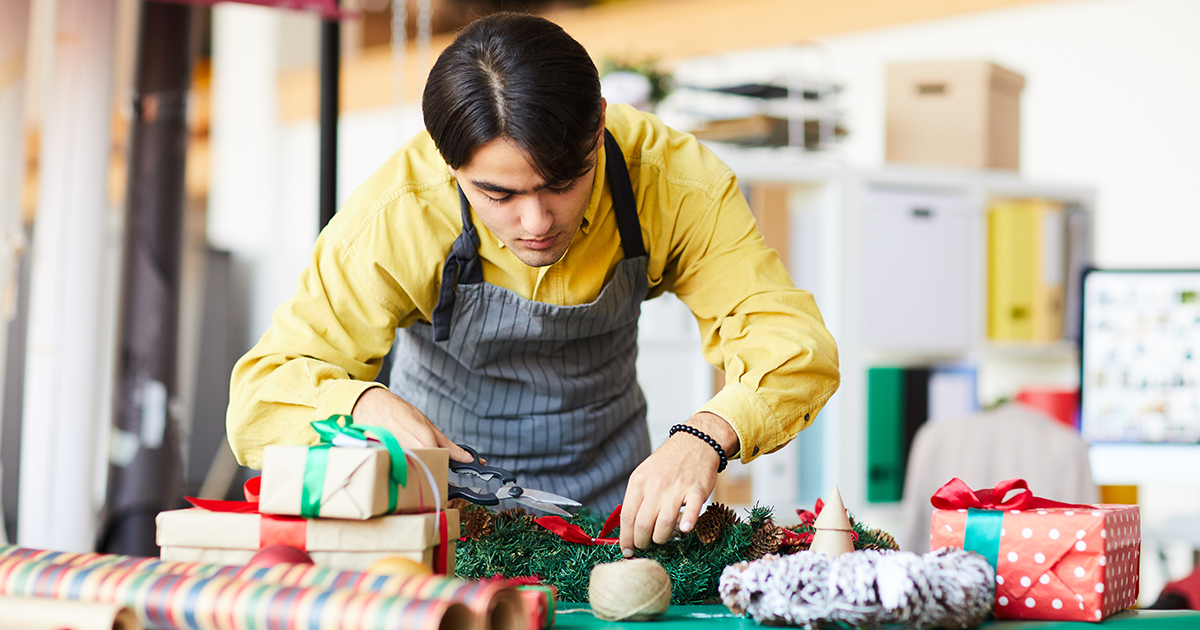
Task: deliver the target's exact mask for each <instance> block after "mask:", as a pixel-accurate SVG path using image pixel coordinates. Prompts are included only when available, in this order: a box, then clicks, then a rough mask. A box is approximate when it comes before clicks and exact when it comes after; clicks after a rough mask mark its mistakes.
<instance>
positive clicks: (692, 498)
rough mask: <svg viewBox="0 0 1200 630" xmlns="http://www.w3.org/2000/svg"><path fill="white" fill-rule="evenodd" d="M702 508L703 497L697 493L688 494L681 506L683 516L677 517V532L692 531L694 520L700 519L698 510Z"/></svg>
mask: <svg viewBox="0 0 1200 630" xmlns="http://www.w3.org/2000/svg"><path fill="white" fill-rule="evenodd" d="M703 507H704V497H701V496H700V493H699V492H694V491H693V492H689V493H688V495H687V499H685V502H684V504H683V514H682V515H681V516H680V517H679V531H681V532H684V533H687V532H690V531H692V527H693V526H695V524H696V519H698V518H700V509H701V508H703Z"/></svg>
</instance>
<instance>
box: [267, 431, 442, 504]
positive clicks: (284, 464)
mask: <svg viewBox="0 0 1200 630" xmlns="http://www.w3.org/2000/svg"><path fill="white" fill-rule="evenodd" d="M312 448H321V447H308V446H281V445H272V446H267V447H266V448H265V449H263V468H262V471H263V472H262V490H261V495H260V496H259V507H258V509H259V511H260V512H262V513H263V514H290V515H295V516H319V517H322V518H349V519H358V520H365V519H368V518H371V517H372V516H377V515H380V514H413V513H420V512H430V511H433V510H435V509H437V502H439V501H440V502H441V504H442V505H445V501H446V477H447V474H448V470H449V464H450V456H449V451H447V450H446V449H444V448H411V449H405V451H404V452H405V454H406V455H407V456H408V457H406V460H407V462H406V464H407V466H408V474H407V484H406V485H404V486H397V487H396V504H395V506H394V507H393V508H392V509H391V510H390V511H389V510H388V501H389V497H388V492H389V483H390V481H389V478H388V474H389V471H390V469H391V461H392V460H391V455H390V454H389V453H388V452H387V451H386V450H384V449H380V448H340V447H336V446H335V447H325V450H326V452H327V457H326V458H322V462H323V463H324V466H325V470H324V475H323V478H324V482H323V485H322V487H321V489H320V492H319V494H320V496H319V497H316V498H318V499H319V501H318V502H317V505H316V512H315V513H310V514H305V513H304V512H303V511H302V507H303V504H304V500H303V498H304V483H305V468H306V466H308V465H309V461H308V460H309V451H310V449H312ZM418 458H419V459H420V460H421V461H420V462H416V461H414V460H415V459H418ZM421 462H423V463H424V464H425V466H421ZM426 467H428V469H429V472H430V473H432V475H433V478H434V482H435V483H436V490H437V491H436V492H434V488H433V487H431V486H430V483H429V477H428V475H426V471H425V468H426ZM318 478H321V477H318ZM313 494H314V495H315V494H317V493H316V491H315V490H314V491H313Z"/></svg>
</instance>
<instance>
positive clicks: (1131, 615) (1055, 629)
mask: <svg viewBox="0 0 1200 630" xmlns="http://www.w3.org/2000/svg"><path fill="white" fill-rule="evenodd" d="M768 627H772V626H760V625H759V624H758V623H756V622H755V621H754V620H753V619H747V618H746V617H742V616H740V615H735V614H733V613H731V612H729V609H728V608H725V607H724V606H671V607H670V608H669V609H668V610H667V612H666V614H664V615H663V616H661V617H658V618H657V619H655V620H653V621H622V622H614V621H601V620H599V619H597V618H595V617H594V616H592V609H591V608H589V607H588V605H587V604H570V603H560V604H559V605H558V615H557V616H556V619H555V622H554V628H553V630H588V629H592V628H610V629H611V628H616V629H618V630H620V629H624V630H685V629H687V630H704V629H706V628H712V629H714V630H715V629H716V628H722V629H726V628H728V629H738V630H742V629H749V628H768ZM889 627H896V628H899V626H889ZM980 628H981V629H982V630H1142V629H1143V628H1144V629H1146V630H1200V612H1196V611H1192V610H1127V611H1125V612H1123V613H1120V614H1118V615H1113V616H1112V617H1109V618H1108V619H1105V620H1104V621H1103V622H1101V623H1088V622H1084V621H989V622H986V623H984V624H983V625H982V626H980Z"/></svg>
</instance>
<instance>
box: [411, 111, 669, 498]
mask: <svg viewBox="0 0 1200 630" xmlns="http://www.w3.org/2000/svg"><path fill="white" fill-rule="evenodd" d="M604 148H605V152H606V155H607V158H606V161H605V176H606V179H607V180H608V183H609V188H610V191H611V194H612V199H613V210H614V212H615V213H616V219H617V226H618V230H619V232H620V236H621V246H622V248H623V249H624V252H625V257H624V259H622V260H621V262H619V263H618V264H617V267H616V270H615V272H614V274H613V276H612V278H611V279H610V280H609V281H608V283H607V284H606V285H605V286H604V288H603V289H602V290H601V292H600V296H599V297H598V298H596V300H595V301H593V302H591V303H589V304H580V305H577V306H556V305H552V304H545V303H541V302H534V301H531V300H527V299H525V298H522V297H521V296H519V295H517V294H516V293H513V292H512V291H510V290H508V289H504V288H501V287H498V286H495V285H491V284H488V283H486V282H484V280H483V268H482V265H481V263H480V260H479V254H478V246H479V235H478V234H477V232H476V230H475V228H474V225H473V224H472V223H471V214H470V205H469V204H468V202H467V199H466V197H465V196H464V195H463V194H462V190H461V189H459V202H460V206H461V211H462V222H463V231H462V233H461V234H460V235H459V237H458V238H457V239H456V240H455V242H454V246H453V248H452V250H451V253H450V255H449V256H448V257H447V259H446V266H445V271H444V273H443V275H442V283H441V289H440V293H439V296H438V304H437V307H436V308H435V309H434V312H433V318H432V319H433V322H432V324H425V323H417V324H414V325H413V326H410V327H408V328H405V329H401V330H399V331H398V339H397V343H396V351H395V353H394V363H393V365H392V373H391V389H392V390H393V391H394V392H396V394H398V395H399V396H401V397H402V398H404V399H405V400H407V401H409V402H410V403H412V404H413V405H414V406H416V407H417V408H418V409H420V410H421V411H422V412H423V413H424V414H425V415H426V416H427V417H428V418H429V419H430V420H431V421H432V422H433V423H434V424H435V425H437V427H438V428H439V429H441V430H442V431H443V432H444V433H445V434H446V435H447V437H449V438H450V439H451V440H454V441H455V442H457V443H460V444H466V445H468V446H472V447H474V448H475V449H476V450H477V451H479V454H480V456H482V457H483V458H485V459H487V462H488V464H490V465H493V466H499V467H501V468H506V469H508V470H511V471H513V472H514V473H516V474H517V479H518V482H519V483H520V484H521V485H524V486H527V487H530V488H536V489H539V490H545V491H548V492H554V493H556V494H560V495H563V496H567V497H571V498H573V499H576V500H577V501H580V502H582V503H583V504H584V505H587V506H591V507H594V508H596V509H598V510H602V511H603V512H604V513H606V514H607V512H608V511H609V510H611V509H612V508H613V507H615V506H616V505H617V504H618V503H620V502H621V500H622V499H623V498H624V495H625V485H626V482H627V481H628V478H629V474H630V473H631V472H632V471H633V469H634V468H635V467H636V466H637V465H638V464H639V463H641V461H642V460H644V459H645V458H646V457H647V456H649V455H650V434H649V430H648V429H647V426H646V399H645V398H644V397H643V395H642V390H641V388H640V387H639V386H638V383H637V374H636V369H635V362H636V359H637V323H638V315H639V314H640V313H641V304H642V301H643V300H645V299H646V295H647V292H648V283H647V280H646V251H645V246H644V244H643V242H642V232H641V227H640V225H639V223H638V217H637V206H636V202H635V201H634V196H633V187H632V185H631V184H630V180H629V172H628V169H627V168H626V166H625V158H624V156H623V155H622V153H621V149H620V147H618V146H617V143H616V141H615V140H614V139H613V137H612V135H611V134H609V133H608V131H607V130H605V132H604ZM456 477H458V478H456ZM450 481H451V482H452V483H457V484H459V485H464V486H474V487H483V486H485V485H486V486H487V487H488V488H489V489H492V490H494V489H496V488H497V487H498V486H499V483H498V482H494V481H493V482H491V483H490V484H485V482H483V481H482V480H480V479H479V478H478V477H471V476H457V475H455V474H453V473H451V478H450ZM506 503H507V502H506ZM501 507H509V506H507V505H502V506H501Z"/></svg>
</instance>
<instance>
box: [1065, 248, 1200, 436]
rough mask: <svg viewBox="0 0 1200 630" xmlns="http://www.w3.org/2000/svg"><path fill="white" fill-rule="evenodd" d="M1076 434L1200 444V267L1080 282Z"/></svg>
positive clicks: (1104, 273)
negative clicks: (1081, 301)
mask: <svg viewBox="0 0 1200 630" xmlns="http://www.w3.org/2000/svg"><path fill="white" fill-rule="evenodd" d="M1081 332H1082V335H1081V343H1082V351H1081V354H1080V361H1081V364H1082V365H1081V368H1082V369H1081V396H1082V401H1081V409H1080V430H1081V432H1082V434H1083V437H1084V439H1086V440H1087V441H1089V442H1141V443H1145V442H1154V443H1176V444H1186V443H1197V442H1200V270H1195V271H1182V270H1169V271H1135V270H1119V271H1118V270H1090V271H1088V272H1087V273H1086V274H1085V275H1084V279H1083V322H1082V327H1081Z"/></svg>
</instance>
